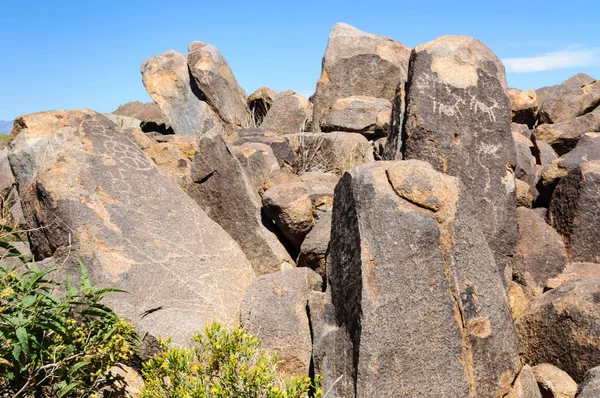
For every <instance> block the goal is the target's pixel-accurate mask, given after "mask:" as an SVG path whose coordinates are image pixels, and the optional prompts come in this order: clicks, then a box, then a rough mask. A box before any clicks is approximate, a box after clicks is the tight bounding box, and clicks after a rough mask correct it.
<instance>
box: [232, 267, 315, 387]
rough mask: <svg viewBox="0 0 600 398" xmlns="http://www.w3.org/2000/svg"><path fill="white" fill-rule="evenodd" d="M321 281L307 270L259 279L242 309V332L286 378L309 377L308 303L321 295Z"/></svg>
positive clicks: (285, 271)
mask: <svg viewBox="0 0 600 398" xmlns="http://www.w3.org/2000/svg"><path fill="white" fill-rule="evenodd" d="M321 288H322V280H321V277H320V276H319V275H318V274H316V273H315V272H314V271H312V270H310V269H308V268H293V269H288V270H284V271H280V272H276V273H273V274H269V275H262V276H259V277H258V278H257V279H256V281H255V282H254V283H253V284H252V286H250V288H249V289H248V292H247V293H246V297H245V298H244V301H243V302H242V306H241V315H240V317H241V323H242V326H243V327H244V329H246V330H247V331H248V332H250V333H252V334H253V335H254V336H256V337H257V338H258V339H259V340H260V343H261V348H262V349H264V350H266V351H267V352H269V353H276V354H277V359H279V360H282V361H283V364H281V365H280V367H279V369H280V370H281V371H283V372H284V373H285V375H286V376H301V377H307V376H309V370H310V364H311V353H312V335H311V326H310V319H309V312H308V310H307V307H308V299H309V294H310V292H312V291H319V292H320V291H321Z"/></svg>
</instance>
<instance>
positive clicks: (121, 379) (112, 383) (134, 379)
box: [99, 363, 144, 398]
mask: <svg viewBox="0 0 600 398" xmlns="http://www.w3.org/2000/svg"><path fill="white" fill-rule="evenodd" d="M102 384H106V386H105V387H103V388H101V389H100V391H99V396H100V397H103V398H138V397H139V396H140V393H141V392H142V389H143V388H144V379H143V377H142V375H140V374H139V373H138V372H137V371H136V370H135V369H133V368H131V367H129V366H127V365H123V364H121V363H120V364H117V365H114V366H112V367H111V368H110V369H109V370H108V372H106V375H104V376H103V380H102ZM102 384H101V385H102Z"/></svg>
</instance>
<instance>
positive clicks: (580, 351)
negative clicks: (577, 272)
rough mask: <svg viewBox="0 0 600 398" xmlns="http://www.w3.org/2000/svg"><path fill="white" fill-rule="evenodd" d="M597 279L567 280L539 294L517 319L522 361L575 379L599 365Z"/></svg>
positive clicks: (599, 340)
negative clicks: (554, 368) (547, 366)
mask: <svg viewBox="0 0 600 398" xmlns="http://www.w3.org/2000/svg"><path fill="white" fill-rule="evenodd" d="M598 292H600V279H587V280H577V281H570V282H566V283H564V284H562V285H561V286H559V287H558V288H556V289H552V290H550V291H548V292H546V293H544V294H543V295H541V296H539V297H538V298H537V299H536V300H535V301H534V302H533V303H532V305H531V306H530V308H529V309H528V311H527V312H526V313H525V314H523V315H521V316H520V317H519V318H518V319H517V321H516V327H517V331H518V333H519V337H520V338H521V345H522V349H523V353H524V356H525V360H526V361H527V362H528V363H529V364H532V365H536V364H541V363H549V364H552V365H554V366H557V367H560V368H561V369H562V370H564V371H565V372H567V373H568V374H569V376H571V377H572V378H573V379H574V380H575V381H576V382H580V381H581V380H582V379H583V375H584V374H585V372H586V371H587V370H588V369H590V368H592V367H594V366H598V364H600V330H599V329H598V328H597V327H596V325H597V324H598V322H600V312H599V307H598Z"/></svg>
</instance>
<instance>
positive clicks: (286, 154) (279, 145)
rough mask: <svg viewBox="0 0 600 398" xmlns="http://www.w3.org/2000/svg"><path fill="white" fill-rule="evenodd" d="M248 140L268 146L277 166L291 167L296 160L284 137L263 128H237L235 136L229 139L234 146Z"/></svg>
mask: <svg viewBox="0 0 600 398" xmlns="http://www.w3.org/2000/svg"><path fill="white" fill-rule="evenodd" d="M232 138H233V137H232ZM248 142H253V143H258V144H265V145H268V146H270V147H271V149H272V150H273V154H274V155H275V157H276V158H277V162H278V163H279V167H282V168H293V166H294V163H295V161H296V157H295V154H294V149H293V148H292V146H291V145H290V142H289V141H288V140H287V139H285V138H284V137H281V136H279V135H278V134H276V133H273V132H272V131H269V130H265V129H263V128H245V129H239V130H238V134H237V137H235V139H231V140H230V143H231V144H233V145H236V146H238V145H243V144H245V143H248Z"/></svg>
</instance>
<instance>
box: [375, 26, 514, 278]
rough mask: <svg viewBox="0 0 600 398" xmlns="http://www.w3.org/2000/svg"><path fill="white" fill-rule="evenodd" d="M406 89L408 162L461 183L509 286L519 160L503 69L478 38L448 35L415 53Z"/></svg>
mask: <svg viewBox="0 0 600 398" xmlns="http://www.w3.org/2000/svg"><path fill="white" fill-rule="evenodd" d="M406 87H407V95H406V103H407V108H406V119H405V125H404V137H406V138H405V140H404V141H405V142H404V145H405V148H404V157H405V158H406V159H421V160H425V161H427V162H429V163H431V164H432V165H433V167H434V168H435V169H436V170H438V171H440V172H444V173H447V174H449V175H452V176H456V177H459V178H460V179H461V181H462V182H463V183H464V184H465V186H466V188H467V189H468V190H469V191H470V193H471V195H472V197H473V198H474V200H475V202H476V206H475V207H474V211H476V213H477V215H478V218H479V220H481V227H482V229H483V232H484V234H485V236H486V238H487V241H488V243H489V246H490V249H492V252H493V253H494V257H495V260H496V264H497V266H498V267H499V269H500V271H501V272H502V273H503V274H504V276H505V286H508V283H509V281H510V276H511V272H510V259H511V257H512V252H513V250H514V245H515V242H516V234H517V231H516V222H515V217H516V214H515V213H516V195H515V181H514V177H513V173H512V166H511V165H514V164H515V161H516V154H515V144H514V142H513V137H512V134H511V128H510V103H509V100H508V96H507V95H506V91H505V89H506V78H505V74H504V66H503V64H502V62H501V61H500V60H499V59H498V57H496V55H494V53H492V51H491V50H490V49H489V48H488V47H486V46H485V44H483V43H482V42H480V41H478V40H476V39H473V38H470V37H465V36H444V37H441V38H438V39H436V40H434V41H432V42H429V43H426V44H423V45H420V46H417V47H416V48H415V49H414V50H413V55H412V57H411V63H410V71H409V81H408V83H407V86H406ZM386 149H387V148H386Z"/></svg>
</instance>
